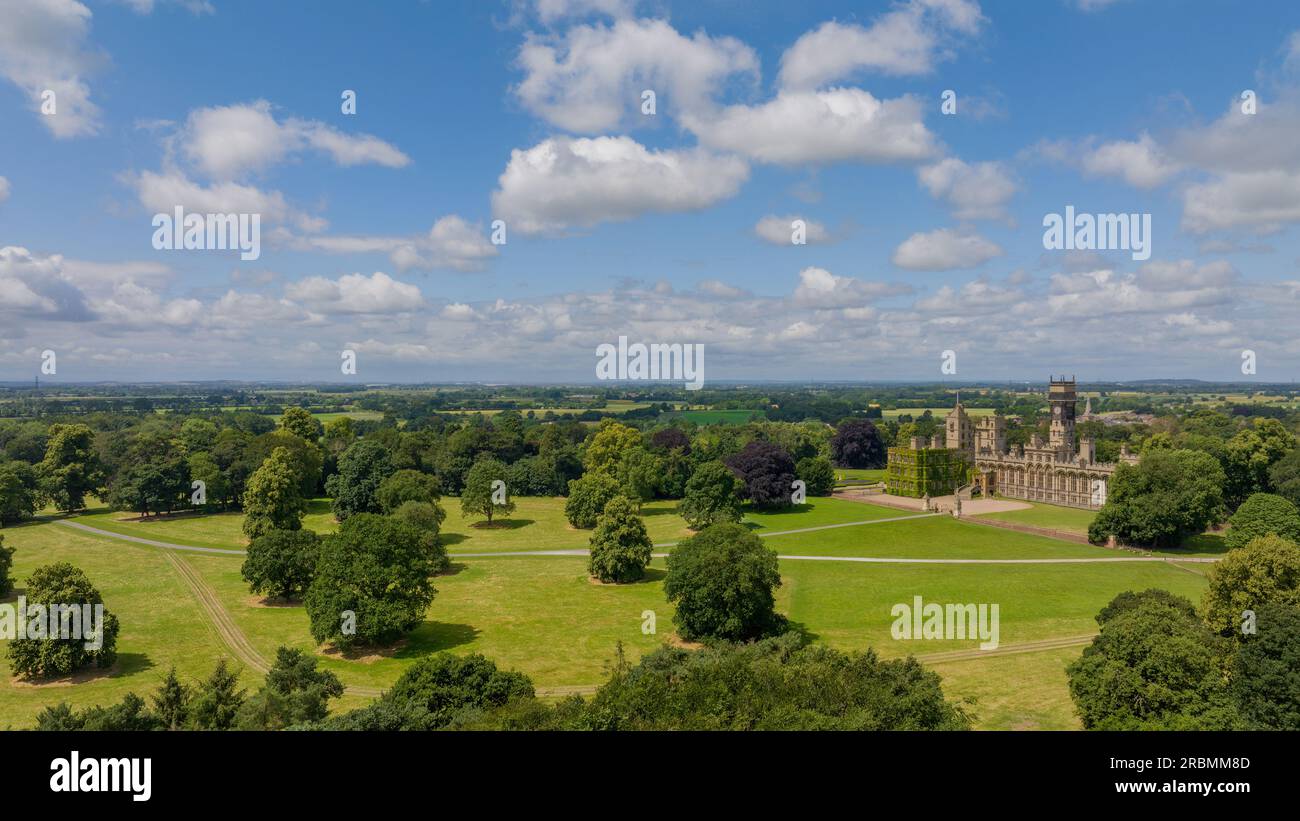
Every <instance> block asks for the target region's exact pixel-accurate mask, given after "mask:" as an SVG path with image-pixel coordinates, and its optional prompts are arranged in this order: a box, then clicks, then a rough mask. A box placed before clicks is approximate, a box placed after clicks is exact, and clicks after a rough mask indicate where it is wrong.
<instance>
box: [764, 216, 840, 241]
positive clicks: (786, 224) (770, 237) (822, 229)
mask: <svg viewBox="0 0 1300 821" xmlns="http://www.w3.org/2000/svg"><path fill="white" fill-rule="evenodd" d="M795 220H802V221H803V224H804V239H805V240H807V242H808V244H810V245H811V244H814V243H822V242H829V241H830V239H831V235H830V232H829V231H827V230H826V226H824V225H822V224H821V223H820V222H817V221H816V220H810V219H806V218H804V217H800V216H797V215H793V214H792V215H790V216H788V217H778V216H776V215H775V214H769V215H767V216H766V217H763V218H762V219H760V220H759V221H758V222H757V223H755V224H754V234H755V235H756V236H757V237H758V238H759V239H761V240H763V241H764V242H769V243H771V244H772V245H791V244H792V243H791V239H790V238H791V236H793V234H794V228H793V227H792V226H793V223H794V221H795Z"/></svg>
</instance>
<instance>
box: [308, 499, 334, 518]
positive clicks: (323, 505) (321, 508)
mask: <svg viewBox="0 0 1300 821" xmlns="http://www.w3.org/2000/svg"><path fill="white" fill-rule="evenodd" d="M332 511H333V508H332V507H330V500H329V499H308V500H307V515H308V516H320V515H323V514H326V513H330V512H332Z"/></svg>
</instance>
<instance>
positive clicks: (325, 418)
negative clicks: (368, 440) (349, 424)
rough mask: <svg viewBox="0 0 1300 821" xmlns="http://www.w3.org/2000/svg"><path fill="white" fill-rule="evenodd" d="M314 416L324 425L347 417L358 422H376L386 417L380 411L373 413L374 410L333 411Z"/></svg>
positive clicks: (314, 414)
mask: <svg viewBox="0 0 1300 821" xmlns="http://www.w3.org/2000/svg"><path fill="white" fill-rule="evenodd" d="M312 416H314V417H316V420H317V421H319V422H320V423H321V424H322V425H323V424H325V423H326V422H333V421H334V420H335V419H342V418H343V417H345V416H346V417H347V418H349V419H356V420H358V421H363V420H364V421H371V422H375V421H378V420H380V419H383V418H384V415H383V414H382V413H380V412H379V411H372V410H349V411H332V412H329V413H313V414H312Z"/></svg>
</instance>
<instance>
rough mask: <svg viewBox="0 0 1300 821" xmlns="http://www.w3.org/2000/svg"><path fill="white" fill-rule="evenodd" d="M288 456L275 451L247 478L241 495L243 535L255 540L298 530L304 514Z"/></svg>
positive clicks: (285, 452)
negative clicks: (281, 532)
mask: <svg viewBox="0 0 1300 821" xmlns="http://www.w3.org/2000/svg"><path fill="white" fill-rule="evenodd" d="M291 458H292V457H291V455H290V453H289V451H288V449H286V448H276V449H275V450H274V451H272V452H271V455H270V456H269V457H267V460H266V461H265V462H263V463H262V466H261V467H259V468H258V469H257V471H256V472H255V473H254V474H253V475H252V476H251V477H249V480H248V487H247V489H246V490H245V491H244V535H246V536H248V537H249V538H250V539H256V538H257V537H258V536H261V535H263V534H264V533H267V532H269V531H272V530H298V529H300V528H301V527H302V517H303V515H304V514H306V513H307V500H306V499H304V498H303V497H302V493H301V492H300V490H299V483H298V477H297V476H295V475H294V472H293V466H292V464H291V461H290V460H291Z"/></svg>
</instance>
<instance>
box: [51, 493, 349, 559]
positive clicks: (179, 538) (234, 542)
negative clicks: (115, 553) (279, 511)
mask: <svg viewBox="0 0 1300 821" xmlns="http://www.w3.org/2000/svg"><path fill="white" fill-rule="evenodd" d="M77 521H78V522H81V523H83V524H87V525H90V526H91V527H97V528H99V529H101V530H108V531H111V532H113V533H121V534H123V535H127V536H140V537H143V538H146V539H156V540H158V541H162V542H172V543H173V544H183V545H191V546H193V547H216V548H222V549H227V550H243V549H244V548H245V547H247V546H248V539H247V538H246V537H245V536H244V531H243V526H244V514H243V513H239V512H232V513H211V514H207V515H202V514H194V513H188V512H186V513H179V514H176V515H174V516H162V517H159V518H149V519H143V520H142V519H140V518H139V517H138V516H137V515H136V514H134V513H127V512H123V511H110V510H106V509H102V508H101V509H96V510H94V511H93V512H91V513H86V514H83V515H81V516H78V517H77ZM302 526H303V527H305V528H307V529H308V530H314V531H316V532H317V533H331V532H333V531H334V530H335V529H336V527H337V525H336V523H335V521H334V514H333V513H332V512H330V503H329V499H312V500H311V501H310V502H308V503H307V515H306V516H305V517H304V518H303V522H302Z"/></svg>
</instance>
